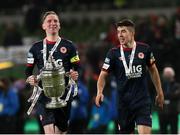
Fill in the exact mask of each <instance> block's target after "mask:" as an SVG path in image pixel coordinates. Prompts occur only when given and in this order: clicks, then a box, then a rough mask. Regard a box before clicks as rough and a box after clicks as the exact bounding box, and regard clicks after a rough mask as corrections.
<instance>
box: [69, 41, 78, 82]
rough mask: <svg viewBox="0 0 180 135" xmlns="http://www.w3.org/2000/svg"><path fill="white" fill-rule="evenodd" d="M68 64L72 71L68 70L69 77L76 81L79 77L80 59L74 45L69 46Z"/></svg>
mask: <svg viewBox="0 0 180 135" xmlns="http://www.w3.org/2000/svg"><path fill="white" fill-rule="evenodd" d="M69 55H70V63H71V67H72V69H70V76H71V78H72V79H73V80H75V81H77V80H78V77H79V70H80V58H79V55H78V51H77V48H76V47H75V45H74V44H72V46H71V51H70V54H69Z"/></svg>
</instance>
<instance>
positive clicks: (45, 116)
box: [37, 102, 71, 132]
mask: <svg viewBox="0 0 180 135" xmlns="http://www.w3.org/2000/svg"><path fill="white" fill-rule="evenodd" d="M70 109H71V103H70V102H69V103H68V104H67V106H65V107H62V108H57V109H48V108H46V107H45V105H44V104H42V103H38V104H37V113H38V115H39V117H40V121H41V123H42V126H45V125H48V124H54V125H56V126H57V127H58V128H59V130H60V131H62V132H65V131H67V128H68V120H69V117H70Z"/></svg>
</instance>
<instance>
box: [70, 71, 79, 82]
mask: <svg viewBox="0 0 180 135" xmlns="http://www.w3.org/2000/svg"><path fill="white" fill-rule="evenodd" d="M69 73H70V77H71V78H72V79H73V80H74V81H76V80H77V79H78V76H79V74H78V72H77V71H74V70H72V69H71V70H70V72H69Z"/></svg>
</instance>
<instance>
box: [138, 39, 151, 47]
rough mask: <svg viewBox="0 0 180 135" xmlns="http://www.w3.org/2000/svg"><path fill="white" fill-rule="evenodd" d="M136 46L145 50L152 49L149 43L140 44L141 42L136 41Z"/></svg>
mask: <svg viewBox="0 0 180 135" xmlns="http://www.w3.org/2000/svg"><path fill="white" fill-rule="evenodd" d="M136 45H137V46H138V47H144V48H149V47H150V46H149V45H148V44H147V43H144V42H139V41H136Z"/></svg>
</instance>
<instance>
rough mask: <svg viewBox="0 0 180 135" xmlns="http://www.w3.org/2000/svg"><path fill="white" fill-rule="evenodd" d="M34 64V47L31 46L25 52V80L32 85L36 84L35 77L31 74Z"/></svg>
mask: <svg viewBox="0 0 180 135" xmlns="http://www.w3.org/2000/svg"><path fill="white" fill-rule="evenodd" d="M34 65H35V58H34V48H33V47H32V48H31V49H30V50H29V52H28V54H27V64H26V69H25V75H26V78H27V79H26V82H27V83H29V84H30V85H32V86H34V85H36V84H37V78H36V76H35V75H33V69H34Z"/></svg>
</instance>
